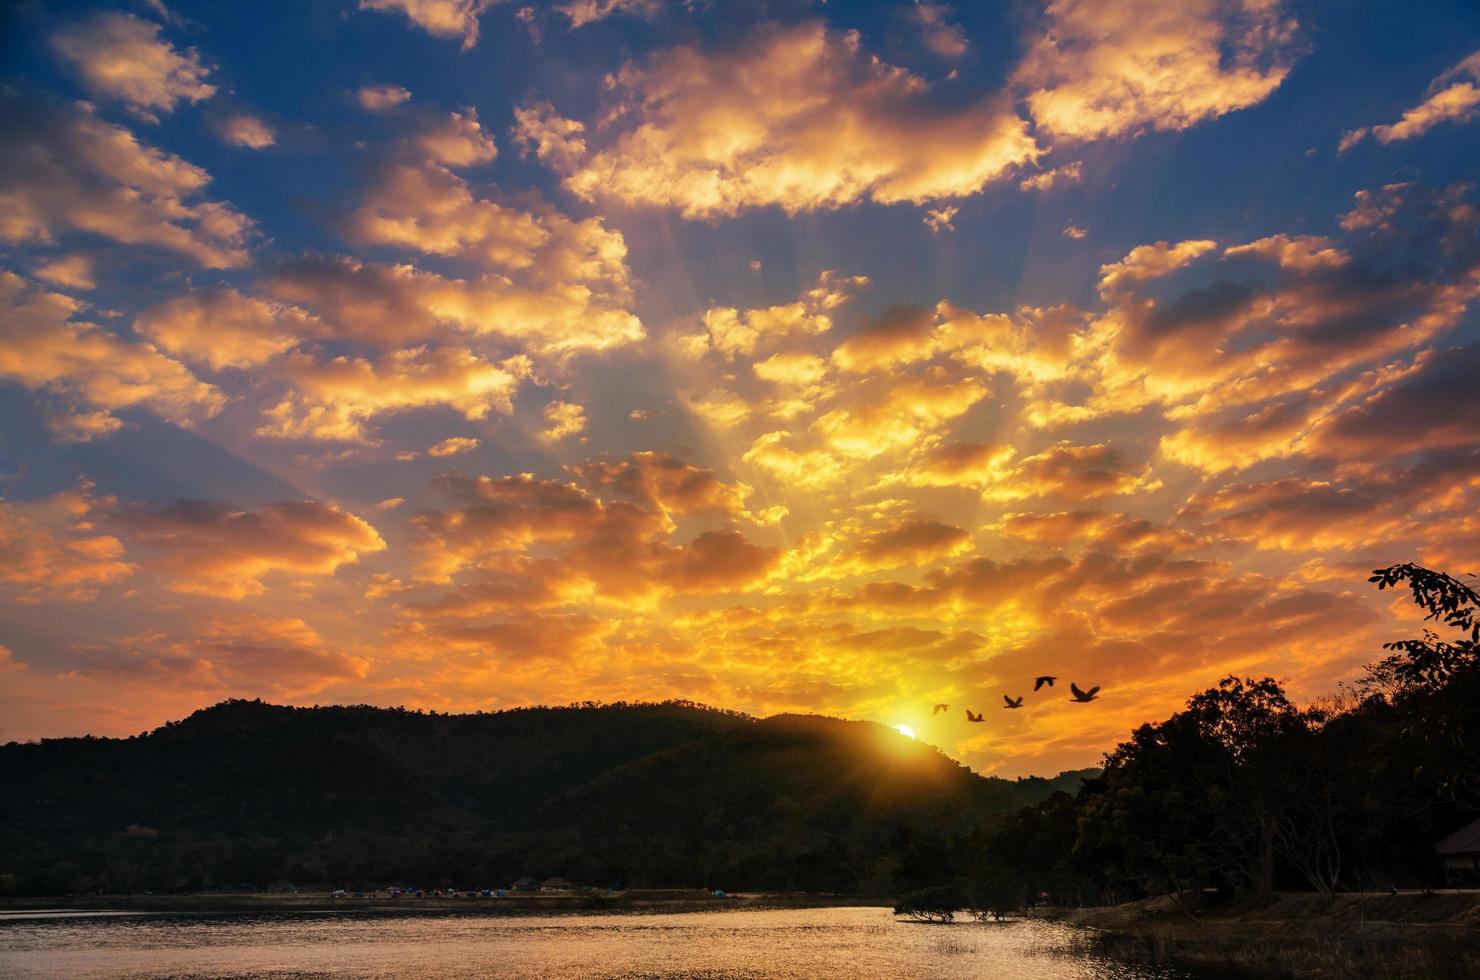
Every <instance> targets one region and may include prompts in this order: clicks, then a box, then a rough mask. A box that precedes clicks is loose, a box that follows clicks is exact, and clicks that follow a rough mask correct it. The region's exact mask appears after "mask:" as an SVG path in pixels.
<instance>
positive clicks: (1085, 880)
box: [914, 564, 1480, 911]
mask: <svg viewBox="0 0 1480 980" xmlns="http://www.w3.org/2000/svg"><path fill="white" fill-rule="evenodd" d="M1371 580H1372V582H1373V583H1374V584H1375V585H1376V586H1377V588H1379V589H1384V590H1385V589H1389V588H1402V587H1405V586H1406V587H1407V588H1408V589H1409V590H1410V592H1411V594H1412V598H1413V601H1414V602H1415V603H1416V604H1417V606H1418V607H1419V608H1420V609H1421V610H1423V612H1424V614H1425V620H1426V622H1427V623H1430V624H1432V627H1433V628H1425V629H1424V630H1423V632H1422V635H1421V637H1419V638H1417V639H1411V640H1400V641H1396V642H1393V643H1389V644H1386V648H1387V655H1386V656H1384V657H1381V658H1380V659H1377V660H1376V661H1375V662H1373V663H1371V664H1369V665H1368V666H1367V667H1366V668H1365V670H1364V672H1363V674H1362V676H1361V677H1360V678H1359V679H1357V680H1356V681H1354V682H1353V683H1351V684H1349V685H1346V686H1345V687H1344V688H1343V689H1342V690H1340V691H1338V692H1336V693H1335V694H1333V695H1331V696H1329V697H1326V698H1323V699H1321V700H1319V701H1317V702H1316V703H1314V704H1310V705H1304V706H1301V705H1297V704H1294V703H1292V702H1291V700H1290V699H1289V698H1288V697H1287V696H1286V693H1285V691H1284V690H1283V689H1282V687H1281V685H1280V684H1279V683H1278V682H1277V681H1276V680H1275V679H1273V678H1270V677H1262V678H1240V677H1236V676H1230V677H1226V678H1224V679H1223V680H1221V681H1220V682H1219V683H1218V684H1217V686H1215V687H1212V688H1209V689H1208V690H1205V691H1203V692H1201V693H1199V694H1196V695H1194V696H1193V697H1191V698H1190V699H1189V700H1188V702H1187V705H1186V707H1185V708H1184V709H1183V710H1181V711H1179V712H1177V713H1176V714H1174V715H1173V716H1172V717H1170V718H1168V719H1166V720H1165V721H1162V722H1157V723H1154V724H1146V725H1142V726H1141V727H1139V728H1137V729H1136V730H1135V731H1134V732H1132V733H1131V735H1130V737H1129V738H1128V739H1126V740H1125V741H1124V742H1122V743H1121V744H1120V745H1119V746H1118V747H1116V749H1115V750H1114V751H1112V752H1110V753H1109V754H1108V755H1107V756H1106V758H1105V766H1104V771H1103V773H1101V774H1100V775H1098V776H1097V777H1094V778H1091V779H1088V780H1086V781H1085V782H1084V784H1083V786H1082V787H1081V788H1080V789H1079V791H1078V792H1077V793H1074V794H1070V793H1055V794H1054V795H1053V796H1051V797H1049V798H1048V799H1047V800H1044V801H1042V802H1040V803H1037V804H1034V805H1031V806H1028V807H1026V808H1024V809H1023V810H1021V811H1019V812H1018V813H1016V814H1014V815H1012V816H1011V817H1009V818H1008V819H1006V820H1005V821H1003V822H1002V823H1001V824H1000V825H998V826H996V827H994V828H991V829H984V830H982V831H980V832H978V833H977V834H975V835H973V837H972V841H971V851H972V855H973V857H972V862H971V869H972V870H971V871H970V872H969V873H968V874H965V875H960V876H957V877H956V878H955V879H954V880H952V881H949V882H945V881H943V882H940V883H938V884H937V887H938V888H945V889H950V890H951V891H948V892H945V893H940V892H935V893H929V894H927V895H925V896H923V898H921V897H919V896H917V897H916V899H915V901H914V904H915V905H921V904H922V902H923V905H924V906H927V907H935V908H939V907H942V906H950V905H952V904H955V905H956V906H957V907H959V908H964V907H971V908H974V909H978V910H988V911H1002V910H1010V909H1016V908H1021V907H1023V906H1025V905H1029V904H1034V903H1040V902H1041V903H1049V904H1055V905H1101V904H1114V903H1118V902H1123V901H1128V900H1132V899H1137V898H1142V897H1146V896H1149V895H1162V894H1170V895H1175V896H1177V897H1178V898H1179V900H1182V901H1183V902H1185V903H1186V904H1187V905H1189V906H1190V905H1191V904H1192V902H1193V901H1195V900H1197V899H1198V898H1200V897H1201V896H1203V895H1205V894H1206V892H1207V891H1208V890H1216V891H1217V892H1218V893H1219V894H1221V895H1225V896H1226V895H1229V894H1238V895H1242V896H1246V897H1247V898H1249V899H1250V900H1253V901H1255V902H1268V901H1270V900H1271V898H1272V897H1273V896H1274V895H1275V894H1276V893H1277V892H1279V891H1309V892H1316V893H1320V894H1323V895H1327V896H1329V895H1331V894H1333V893H1334V892H1336V891H1338V890H1363V891H1372V890H1386V889H1392V888H1431V887H1435V886H1438V885H1440V884H1442V883H1443V877H1442V872H1441V868H1440V865H1439V863H1438V861H1437V859H1436V857H1435V853H1434V844H1435V843H1436V842H1437V841H1439V840H1440V839H1442V838H1443V837H1444V836H1446V835H1447V834H1449V833H1451V832H1453V831H1454V830H1456V829H1457V828H1458V827H1460V826H1462V825H1464V824H1467V823H1468V822H1470V821H1472V820H1475V819H1476V818H1477V817H1480V652H1477V642H1476V641H1477V639H1480V596H1477V594H1476V592H1475V591H1474V589H1472V588H1471V587H1470V586H1468V585H1466V584H1465V583H1464V582H1462V581H1460V580H1459V579H1456V578H1454V577H1452V576H1449V575H1446V574H1443V573H1440V572H1435V571H1432V570H1429V569H1426V568H1423V567H1420V566H1417V565H1412V564H1403V565H1395V566H1392V567H1390V568H1383V569H1378V570H1377V571H1375V572H1374V573H1373V575H1372V579H1371ZM1441 630H1443V631H1444V632H1442V633H1441V632H1440V631H1441Z"/></svg>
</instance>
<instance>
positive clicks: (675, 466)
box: [570, 451, 750, 516]
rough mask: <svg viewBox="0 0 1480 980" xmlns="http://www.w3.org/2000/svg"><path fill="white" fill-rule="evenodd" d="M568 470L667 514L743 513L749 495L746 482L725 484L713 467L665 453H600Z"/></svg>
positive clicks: (608, 491) (602, 488) (600, 490)
mask: <svg viewBox="0 0 1480 980" xmlns="http://www.w3.org/2000/svg"><path fill="white" fill-rule="evenodd" d="M570 470H571V472H572V473H574V474H575V475H576V476H577V477H578V478H579V479H580V480H581V481H582V482H584V483H587V484H589V485H590V486H591V487H592V488H593V489H594V490H595V491H597V492H598V493H602V494H616V495H619V496H622V497H625V498H627V499H628V500H632V501H634V502H636V503H638V504H640V505H642V506H644V507H647V508H649V509H654V510H659V511H662V512H663V513H665V514H681V515H688V514H715V515H721V516H739V515H742V514H744V512H745V498H746V497H747V496H749V494H750V488H749V487H748V486H746V485H745V484H743V483H726V482H725V481H723V480H721V479H720V478H719V476H718V475H717V474H716V473H715V471H714V470H713V469H710V468H708V467H702V466H694V465H692V464H690V463H685V462H684V461H683V460H681V459H678V458H676V457H674V456H671V455H668V454H667V453H658V452H651V451H645V452H636V453H629V454H628V455H626V456H619V457H597V458H595V459H590V460H587V461H586V462H584V463H582V464H580V465H578V466H574V467H571V468H570Z"/></svg>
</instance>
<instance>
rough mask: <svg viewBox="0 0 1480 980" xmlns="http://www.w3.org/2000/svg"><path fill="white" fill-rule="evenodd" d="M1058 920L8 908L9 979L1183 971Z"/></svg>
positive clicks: (1119, 977) (5, 958)
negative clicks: (1101, 952)
mask: <svg viewBox="0 0 1480 980" xmlns="http://www.w3.org/2000/svg"><path fill="white" fill-rule="evenodd" d="M1086 946H1087V944H1086V943H1085V942H1084V936H1083V933H1081V932H1079V931H1078V930H1075V929H1073V928H1071V927H1069V926H1064V925H1060V924H1057V923H1051V922H1037V921H1014V922H1006V923H975V922H959V923H955V924H953V925H948V926H939V925H924V924H921V923H915V922H910V921H907V920H896V919H895V917H894V916H893V915H892V914H891V913H890V911H889V910H888V909H881V908H831V909H769V910H762V909H744V910H735V911H714V912H689V913H662V914H641V913H617V914H601V915H587V914H562V915H530V916H491V915H478V914H458V913H436V912H425V913H416V912H405V913H403V912H383V913H375V912H362V911H360V912H357V911H344V912H337V911H336V912H271V913H252V914H233V915H198V914H146V915H140V914H111V915H110V914H101V915H100V914H96V913H94V914H83V915H77V914H66V913H59V912H46V913H41V914H37V913H27V914H23V915H22V914H14V913H12V914H4V915H0V976H3V977H72V978H109V980H113V978H126V977H129V978H131V977H172V978H182V980H183V978H206V977H251V978H273V980H287V978H300V977H367V978H391V977H396V978H405V977H425V976H435V977H438V978H441V980H465V978H471V977H490V976H498V977H504V978H536V977H538V978H542V980H550V978H563V977H602V978H614V980H615V978H621V980H628V978H665V980H666V978H675V980H676V978H681V977H682V978H690V977H692V978H701V980H739V978H747V980H748V978H761V977H781V978H796V980H812V978H834V977H836V978H842V977H848V978H859V980H875V978H878V980H884V978H888V980H899V978H920V980H926V978H931V980H934V978H947V977H948V978H952V980H959V978H962V977H1004V978H1005V977H1013V978H1019V977H1021V978H1025V980H1089V978H1095V980H1100V978H1104V980H1149V978H1153V977H1156V978H1161V977H1171V976H1177V974H1172V973H1168V972H1166V971H1160V970H1153V969H1149V968H1144V967H1138V966H1129V965H1126V964H1123V963H1117V962H1115V961H1112V960H1108V959H1105V958H1103V957H1100V956H1097V955H1095V954H1093V953H1091V952H1088V951H1087V949H1086Z"/></svg>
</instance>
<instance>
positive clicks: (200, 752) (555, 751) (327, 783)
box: [0, 701, 1086, 895]
mask: <svg viewBox="0 0 1480 980" xmlns="http://www.w3.org/2000/svg"><path fill="white" fill-rule="evenodd" d="M1084 775H1086V773H1070V774H1065V775H1064V776H1063V777H1061V778H1060V779H1059V780H1044V779H1025V780H1018V781H1009V780H1002V779H984V778H982V777H980V776H977V775H976V774H974V773H972V772H970V771H969V770H967V769H966V768H964V767H962V766H960V765H958V764H957V763H955V762H953V761H952V760H950V759H948V758H946V757H945V756H944V755H942V754H941V753H940V752H938V751H937V750H935V749H933V748H931V747H929V746H926V745H923V744H920V743H917V742H913V741H910V740H908V739H906V738H904V737H902V736H900V735H899V734H898V733H896V732H893V731H890V730H889V729H886V728H884V727H882V726H879V725H874V724H871V723H862V722H846V721H840V720H837V719H831V718H819V717H801V716H779V717H775V718H768V719H765V720H757V719H754V718H751V717H748V716H745V715H740V714H736V713H733V712H724V711H715V710H712V709H708V708H703V707H700V706H697V705H692V704H685V703H668V704H658V705H609V706H581V707H571V708H530V709H521V710H515V711H505V712H499V713H496V714H475V715H443V714H435V713H432V714H427V713H421V712H413V711H404V710H389V709H380V708H369V707H325V708H287V707H279V706H274V705H268V704H262V703H260V702H255V701H230V702H226V703H224V704H219V705H216V706H215V707H213V708H208V709H205V710H202V711H198V712H196V713H195V714H194V715H192V716H190V717H189V718H186V719H185V720H183V721H180V722H175V723H172V724H168V725H165V726H164V727H163V728H160V729H158V730H156V731H154V732H150V733H147V734H143V735H139V736H136V737H133V738H127V739H105V738H71V739H52V740H47V741H43V742H40V743H36V744H10V745H7V746H4V747H3V748H0V786H4V787H5V791H4V792H3V793H0V892H3V893H8V894H11V895H65V894H77V893H89V894H96V893H99V892H104V893H112V894H120V893H129V892H133V893H138V892H146V891H148V892H154V893H172V892H181V891H201V890H220V889H235V890H268V889H281V888H286V887H288V886H297V887H300V888H305V889H317V890H319V891H321V892H323V893H327V892H328V891H329V889H330V888H333V887H341V886H342V887H346V888H349V889H351V890H359V889H366V888H373V887H376V886H385V885H405V886H411V887H419V888H424V889H426V891H427V892H428V893H429V894H430V892H431V891H432V890H433V889H434V888H439V887H440V888H445V887H447V886H448V885H453V886H456V887H457V888H459V889H467V888H507V887H508V886H509V885H510V884H511V883H512V882H514V881H515V880H516V879H519V878H521V877H524V876H531V877H533V878H535V879H545V878H547V877H552V876H562V877H564V878H566V879H569V880H570V881H572V882H574V883H577V884H584V885H593V886H597V887H598V888H601V889H606V888H609V887H611V886H614V885H616V886H621V887H624V888H627V887H706V888H710V889H713V888H723V889H726V890H728V891H735V890H742V889H743V890H751V889H755V890H768V891H781V890H799V891H812V892H834V893H837V892H841V893H852V894H864V895H892V894H899V893H901V892H905V891H910V890H913V889H917V888H920V887H924V886H926V885H929V884H933V883H936V882H938V881H940V880H941V879H942V878H949V877H950V875H951V874H952V866H953V862H954V861H956V860H958V859H960V858H961V857H962V856H963V852H962V850H961V848H962V847H963V846H964V842H965V841H966V840H967V839H968V837H969V835H970V834H971V833H972V832H973V831H974V830H975V828H978V827H982V826H991V825H993V824H995V823H996V822H998V821H1000V820H1001V819H1003V818H1004V817H1006V816H1007V815H1008V814H1011V813H1013V812H1016V811H1017V810H1018V809H1020V808H1021V807H1023V806H1025V805H1028V804H1032V803H1036V802H1039V801H1041V800H1043V799H1045V798H1047V797H1048V796H1049V795H1050V794H1051V793H1053V792H1054V791H1055V790H1057V789H1061V788H1069V789H1072V788H1075V787H1077V785H1078V783H1079V782H1080V780H1081V778H1082V777H1083V776H1084Z"/></svg>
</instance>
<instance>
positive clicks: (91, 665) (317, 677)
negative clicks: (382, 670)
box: [68, 612, 370, 701]
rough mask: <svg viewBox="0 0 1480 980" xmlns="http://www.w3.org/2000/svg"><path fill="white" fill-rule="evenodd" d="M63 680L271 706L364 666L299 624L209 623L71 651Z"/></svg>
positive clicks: (271, 620)
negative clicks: (252, 699)
mask: <svg viewBox="0 0 1480 980" xmlns="http://www.w3.org/2000/svg"><path fill="white" fill-rule="evenodd" d="M70 659H71V664H70V666H71V669H70V670H69V671H68V676H69V677H70V678H73V679H77V678H86V679H89V680H103V681H107V682H108V683H110V684H115V685H116V684H126V685H138V686H139V687H141V688H144V689H146V690H149V691H150V692H151V693H152V692H157V691H159V690H161V689H163V690H166V691H180V692H188V696H190V697H192V698H194V699H196V700H197V701H205V700H208V699H211V698H213V697H221V696H222V695H224V694H231V695H233V696H236V697H246V696H259V697H268V698H273V699H277V700H282V699H294V698H300V697H306V696H310V695H313V694H317V693H320V692H322V691H324V690H325V689H326V688H329V687H330V686H332V685H334V684H338V683H342V682H345V681H354V680H361V679H363V678H364V677H365V676H366V675H367V674H368V673H369V667H370V664H369V661H367V660H365V659H364V658H363V657H356V656H353V655H351V654H347V653H344V652H342V651H340V650H338V649H336V648H335V647H334V645H332V644H330V643H328V642H326V641H325V640H324V639H323V637H321V636H320V635H319V634H318V632H317V631H315V630H314V629H313V628H312V627H311V626H309V625H308V624H307V623H305V622H304V621H303V620H301V619H296V618H293V617H283V616H262V615H257V614H252V613H244V612H243V613H232V614H229V615H216V616H211V617H209V618H207V619H204V620H203V621H201V622H198V623H196V624H193V625H192V627H191V628H189V629H182V630H175V631H171V632H159V631H152V632H147V633H141V634H136V635H134V636H128V637H124V638H122V639H121V640H119V641H117V642H116V643H113V644H93V645H88V646H84V647H82V648H80V649H76V650H74V652H73V654H72V656H71V658H70Z"/></svg>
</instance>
